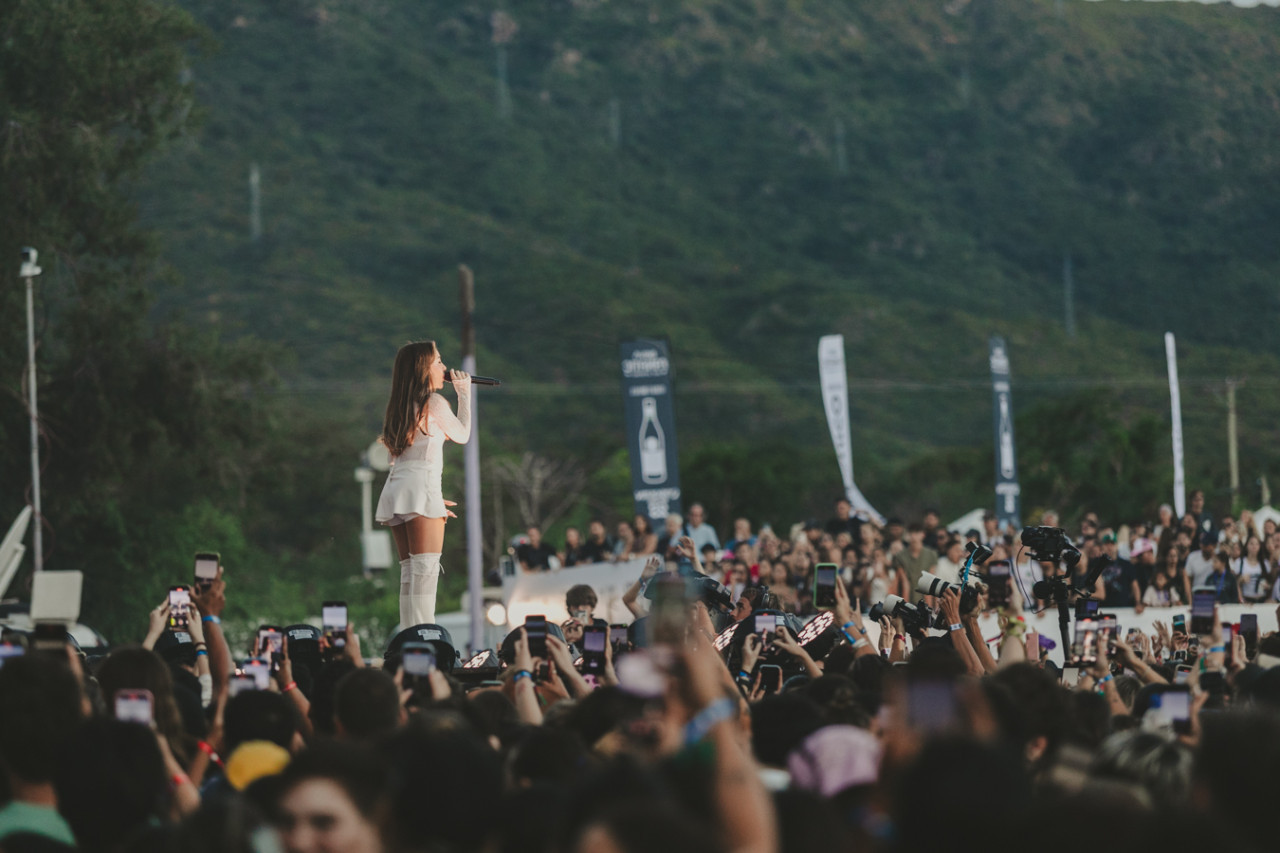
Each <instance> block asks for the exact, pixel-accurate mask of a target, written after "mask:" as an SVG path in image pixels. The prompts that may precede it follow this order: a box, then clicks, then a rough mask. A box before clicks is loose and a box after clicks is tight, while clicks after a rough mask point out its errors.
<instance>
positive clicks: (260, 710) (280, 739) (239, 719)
mask: <svg viewBox="0 0 1280 853" xmlns="http://www.w3.org/2000/svg"><path fill="white" fill-rule="evenodd" d="M297 733H298V712H297V710H296V708H295V707H294V704H293V702H291V701H290V700H289V699H288V697H286V696H283V695H281V694H279V693H271V692H270V691H267V690H250V691H247V692H245V693H241V694H240V695H239V696H235V697H233V698H232V699H231V700H230V701H229V702H227V707H226V710H225V711H223V740H224V747H223V752H225V753H226V754H227V755H230V754H231V753H233V752H235V751H236V747H237V746H239V745H240V744H242V743H245V742H247V741H251V740H266V741H270V742H271V743H274V744H275V745H276V746H280V747H283V748H285V749H292V747H293V739H294V736H295V735H297Z"/></svg>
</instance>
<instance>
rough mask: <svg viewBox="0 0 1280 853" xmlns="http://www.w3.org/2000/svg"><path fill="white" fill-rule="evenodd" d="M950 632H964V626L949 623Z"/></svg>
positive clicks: (957, 623)
mask: <svg viewBox="0 0 1280 853" xmlns="http://www.w3.org/2000/svg"><path fill="white" fill-rule="evenodd" d="M950 630H952V631H963V630H964V626H963V625H961V624H960V623H959V622H952V623H951V628H950Z"/></svg>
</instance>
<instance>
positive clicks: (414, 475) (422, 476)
mask: <svg viewBox="0 0 1280 853" xmlns="http://www.w3.org/2000/svg"><path fill="white" fill-rule="evenodd" d="M433 479H435V482H434V483H433V482H431V480H433ZM445 515H446V513H445V506H444V495H443V494H442V493H441V491H440V481H439V479H438V478H432V477H431V476H430V475H429V472H428V471H427V470H426V466H425V465H422V466H419V465H414V464H413V463H412V462H409V461H407V460H406V461H404V462H398V463H396V464H395V465H393V466H392V467H391V474H390V476H388V477H387V482H386V484H385V485H384V486H383V487H382V495H381V497H379V498H378V509H377V511H376V512H375V513H374V518H376V519H377V520H378V522H379V523H381V524H387V525H392V526H394V525H397V524H404V523H405V522H406V521H408V520H409V519H411V518H418V517H421V518H444V517H445Z"/></svg>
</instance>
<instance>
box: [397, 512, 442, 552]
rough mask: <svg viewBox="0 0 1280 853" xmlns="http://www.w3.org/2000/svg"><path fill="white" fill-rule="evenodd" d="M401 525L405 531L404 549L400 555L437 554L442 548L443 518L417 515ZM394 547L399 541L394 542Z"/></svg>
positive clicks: (398, 545) (398, 544)
mask: <svg viewBox="0 0 1280 853" xmlns="http://www.w3.org/2000/svg"><path fill="white" fill-rule="evenodd" d="M401 527H403V528H404V531H405V532H404V536H405V550H403V551H401V552H400V555H401V557H408V556H411V555H413V554H439V553H440V552H442V551H443V550H444V519H443V518H423V517H422V516H417V517H416V518H411V519H409V520H408V521H406V522H405V523H404V524H403V525H401ZM393 530H394V528H393ZM392 535H394V533H393V534H392ZM396 547H397V548H399V547H400V543H399V541H397V542H396Z"/></svg>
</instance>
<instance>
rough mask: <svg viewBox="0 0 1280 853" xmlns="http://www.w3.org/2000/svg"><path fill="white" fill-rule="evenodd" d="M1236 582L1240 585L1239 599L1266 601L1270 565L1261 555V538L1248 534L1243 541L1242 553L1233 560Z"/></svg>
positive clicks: (1269, 585)
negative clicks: (1247, 537)
mask: <svg viewBox="0 0 1280 853" xmlns="http://www.w3.org/2000/svg"><path fill="white" fill-rule="evenodd" d="M1234 562H1235V565H1233V566H1232V568H1233V569H1235V574H1236V583H1238V584H1239V585H1240V600H1241V601H1248V602H1251V603H1257V602H1261V601H1266V600H1267V596H1268V593H1269V592H1270V591H1271V574H1270V571H1269V570H1270V566H1268V565H1267V560H1266V558H1265V557H1263V556H1262V540H1261V539H1259V538H1258V537H1257V535H1256V534H1250V535H1249V539H1248V540H1247V541H1246V542H1245V543H1244V553H1243V554H1241V555H1240V558H1239V559H1238V560H1235V561H1234Z"/></svg>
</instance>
